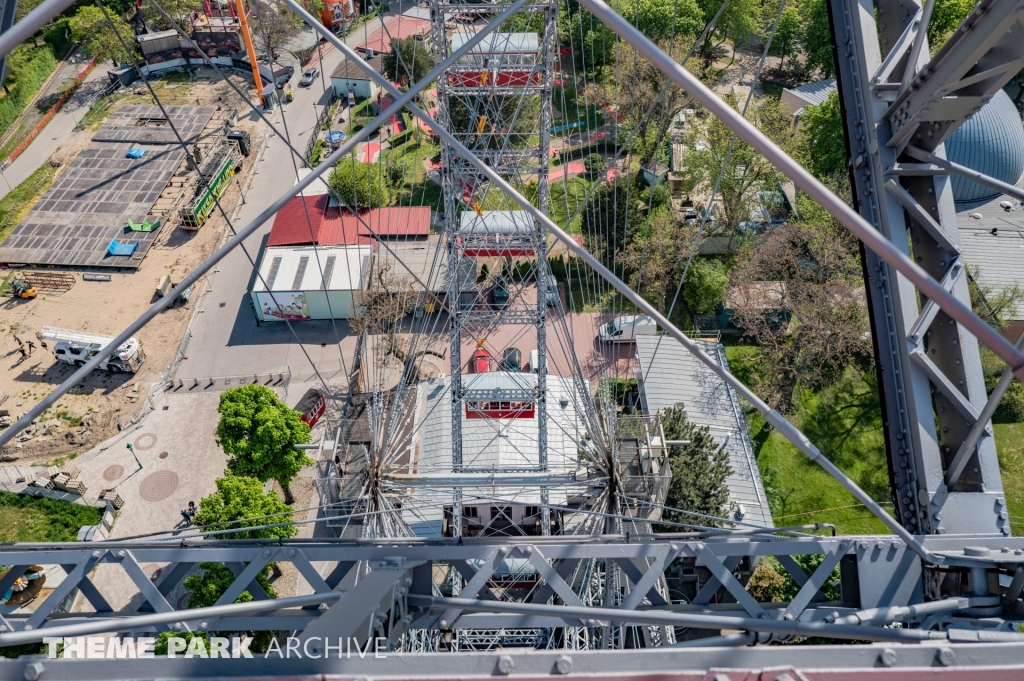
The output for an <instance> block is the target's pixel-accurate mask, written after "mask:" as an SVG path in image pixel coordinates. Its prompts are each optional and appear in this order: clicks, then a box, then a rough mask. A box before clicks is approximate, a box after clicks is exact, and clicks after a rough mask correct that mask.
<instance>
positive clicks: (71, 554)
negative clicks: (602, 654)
mask: <svg viewBox="0 0 1024 681" xmlns="http://www.w3.org/2000/svg"><path fill="white" fill-rule="evenodd" d="M965 540H967V538H965V537H960V536H958V537H949V538H939V537H930V538H927V539H926V540H925V541H926V546H927V547H928V548H929V549H932V550H948V549H953V548H956V547H959V546H962V544H963V543H964V541H965ZM373 541H374V542H378V541H379V540H373ZM970 541H972V542H974V543H976V544H977V546H976V547H974V548H973V549H972V553H973V554H980V553H981V552H983V551H991V552H993V554H995V557H996V558H997V559H999V558H1001V559H1002V560H1005V561H1006V562H1008V563H1013V562H1020V561H1021V560H1022V557H1021V556H1022V555H1024V540H1021V539H1000V538H992V539H990V540H983V539H978V538H971V539H970ZM387 543H388V545H387V546H384V545H381V544H379V543H369V542H365V543H364V542H334V543H324V542H320V541H296V540H293V541H283V542H280V543H275V544H273V545H265V544H260V543H256V542H230V543H225V544H217V543H214V542H212V541H211V542H202V543H199V544H196V545H185V546H178V545H173V544H165V543H153V542H134V543H132V542H123V543H119V542H104V543H98V544H97V543H92V544H71V545H66V546H56V545H50V546H47V545H38V546H25V547H24V548H22V547H20V546H19V547H14V548H11V549H8V550H5V551H4V552H3V554H2V559H3V562H4V563H5V564H8V565H12V566H13V567H12V569H11V572H10V573H8V574H9V575H15V576H18V575H21V574H23V573H24V572H25V571H26V570H28V568H29V566H30V565H33V564H53V563H58V564H61V565H66V566H67V572H68V575H67V577H66V578H65V579H64V581H63V582H62V583H61V584H60V586H59V587H58V588H57V589H56V590H55V591H53V593H52V594H51V595H50V596H48V597H47V598H46V599H45V600H44V601H42V602H41V603H40V604H39V606H38V607H37V608H36V609H35V611H34V612H24V611H17V612H14V613H11V614H8V615H6V616H5V621H6V626H8V627H9V630H8V631H7V632H4V633H0V646H4V645H14V644H21V643H27V642H31V641H37V640H41V639H42V637H44V636H48V635H50V634H49V633H48V631H53V632H54V635H61V636H74V635H82V634H85V633H98V632H102V631H109V632H114V631H117V632H136V633H139V632H148V631H159V630H163V629H164V628H165V627H166V626H170V625H174V624H176V623H181V624H182V625H185V626H187V627H188V628H190V629H201V630H207V631H240V630H262V631H279V630H287V631H294V632H301V633H300V635H301V636H302V637H304V638H310V637H312V636H328V635H342V634H331V632H338V631H345V632H348V633H345V634H344V636H350V635H351V636H354V637H360V636H361V637H363V638H362V640H364V641H365V640H368V639H369V638H372V637H373V636H371V633H372V632H377V635H379V636H382V637H384V638H386V639H387V640H388V647H389V649H390V650H395V649H399V650H400V649H402V646H403V636H404V635H405V633H406V632H407V631H410V630H413V629H425V630H449V629H462V628H465V629H523V628H538V627H540V628H543V627H581V626H582V627H596V628H601V627H606V626H608V619H609V615H608V613H606V612H603V611H599V610H594V611H592V612H593V614H592V615H587V614H585V613H582V612H581V611H578V610H559V607H561V606H557V605H547V604H548V603H549V602H550V599H551V598H552V597H555V596H557V597H558V599H559V601H560V602H561V603H563V604H564V605H566V606H572V607H573V608H587V607H589V605H588V604H587V603H585V602H583V601H581V600H580V598H579V596H578V595H577V588H576V587H575V586H574V580H573V579H572V578H570V575H572V574H574V573H575V572H576V571H577V570H578V568H579V567H581V566H583V565H586V564H590V563H593V562H597V563H602V564H607V565H609V566H615V567H616V568H617V570H618V574H619V575H620V583H621V584H622V586H623V588H624V592H623V594H622V600H621V603H620V604H619V605H618V610H617V612H618V613H619V615H617V617H619V618H620V619H621V620H622V621H623V622H624V623H632V624H634V625H636V624H653V623H655V622H654V619H656V618H657V617H663V616H665V617H668V616H670V614H671V613H675V614H676V615H678V618H677V621H675V623H676V624H679V625H684V626H703V628H723V627H725V628H738V629H745V630H752V631H761V632H775V633H777V634H785V633H787V631H788V630H787V629H786V627H787V625H786V624H784V623H786V622H805V623H808V624H814V623H818V624H821V625H823V626H824V625H828V624H829V623H831V622H833V621H834V620H836V618H840V619H839V621H840V622H841V623H843V624H844V626H845V625H847V624H850V623H851V622H860V623H861V624H862V625H871V626H874V625H877V624H885V623H887V622H891V621H907V622H915V621H920V620H921V619H922V618H923V617H925V616H927V617H930V618H932V619H931V621H932V622H933V623H945V624H948V625H949V626H951V627H952V628H954V629H958V630H963V631H964V633H963V634H962V635H961V638H962V639H963V638H970V636H971V634H970V633H968V632H971V631H977V627H978V626H980V625H979V624H978V621H977V617H978V616H987V617H988V618H989V619H988V620H987V621H986V623H985V625H984V627H982V629H986V630H992V631H1010V632H1015V631H1016V624H1015V623H1014V620H1015V619H1017V618H1018V617H1019V616H1016V615H1014V614H1013V613H1015V612H1017V611H1018V609H1024V602H1021V601H1020V600H1019V597H1020V588H1019V586H1021V585H1024V580H1020V581H1021V585H1018V587H1014V586H1013V585H1010V586H1009V587H999V589H998V591H991V590H990V580H989V579H988V578H987V576H986V572H985V570H984V569H983V568H982V569H980V573H978V572H977V570H978V568H975V569H974V571H971V570H966V569H965V570H964V572H963V575H962V578H961V580H960V581H959V582H958V583H959V586H956V587H951V586H950V584H949V583H947V584H946V585H945V586H944V588H945V589H946V590H947V591H949V590H950V589H953V590H959V591H960V593H954V596H956V598H967V599H968V600H963V601H956V600H954V601H949V602H946V601H944V602H942V604H940V605H936V604H926V605H925V606H915V604H919V603H921V601H922V599H923V598H924V596H925V592H926V590H927V588H928V587H927V584H928V582H929V581H930V580H932V579H933V578H934V576H935V575H939V574H940V573H934V572H932V571H931V569H930V568H929V569H928V570H923V569H922V565H921V562H920V561H919V560H918V558H917V556H916V555H915V553H914V552H913V551H910V550H908V547H907V545H906V544H904V543H903V542H901V541H899V540H895V539H893V538H892V537H878V536H874V537H871V536H866V537H862V538H856V539H855V538H843V537H838V538H833V537H793V538H790V537H781V536H765V535H745V536H744V537H743V539H742V540H740V541H737V540H734V539H732V538H730V537H729V536H728V535H700V533H691V534H689V535H686V534H683V535H648V536H631V537H620V536H610V537H601V538H596V537H582V538H573V537H538V538H536V539H532V540H531V539H525V538H521V539H514V538H503V540H501V541H497V542H496V541H495V540H473V539H468V538H467V539H463V541H461V542H459V543H453V542H450V541H424V540H401V539H389V540H387ZM807 555H819V556H822V560H821V563H820V565H819V567H818V568H817V569H816V570H815V571H814V572H813V573H812V574H810V575H808V574H806V573H804V572H803V570H801V569H800V568H799V566H798V565H797V564H796V562H795V561H794V560H792V557H794V556H807ZM763 556H776V557H778V559H779V563H780V564H781V565H782V566H783V569H786V570H788V571H790V573H791V574H792V575H793V578H794V579H795V580H796V581H797V583H799V584H802V587H801V589H800V591H799V592H798V594H797V595H796V596H795V597H794V598H793V600H792V601H791V602H789V603H758V602H757V601H756V600H754V599H753V598H752V597H751V595H750V594H749V593H748V592H747V591H746V588H745V585H744V584H743V583H741V581H740V580H738V579H737V578H736V576H735V575H734V571H735V570H736V568H737V566H739V565H740V564H746V565H752V564H753V563H754V562H756V561H757V559H759V558H760V557H763ZM204 562H215V563H222V564H225V565H228V566H229V567H231V568H232V570H233V571H234V572H235V574H236V578H235V580H234V582H233V583H232V584H231V585H230V586H229V587H228V589H227V590H226V591H225V593H224V595H223V596H222V598H221V599H220V600H219V601H218V602H217V603H216V604H215V609H214V610H209V611H207V610H194V611H193V610H175V608H174V607H173V606H172V605H171V604H170V602H169V601H168V600H167V594H170V593H172V592H173V591H174V590H175V589H176V588H177V587H179V586H180V583H181V580H183V579H184V577H185V576H186V575H187V574H188V573H189V572H190V571H191V569H192V568H194V567H195V566H197V565H198V564H200V563H204ZM269 562H275V563H287V564H291V565H292V566H294V568H295V569H296V570H297V571H298V573H299V574H301V575H302V577H303V579H304V580H305V581H306V582H307V583H308V584H309V586H310V587H311V589H312V591H313V594H314V596H315V597H317V598H318V599H319V600H316V599H314V600H315V602H317V603H321V602H324V603H327V602H329V603H332V605H330V606H329V607H327V608H326V609H325V610H316V609H309V607H308V606H310V605H311V603H312V602H306V601H302V602H299V601H297V600H295V599H282V600H281V601H280V602H274V601H271V600H269V599H268V597H267V594H266V593H265V592H264V591H263V590H262V589H261V588H259V587H258V585H256V584H255V582H254V578H255V576H256V575H257V574H258V573H259V572H260V570H261V569H263V567H264V566H265V565H267V564H268V563H269ZM314 563H316V564H319V565H321V566H322V567H320V568H319V569H317V568H315V567H314ZM143 564H159V565H162V566H164V568H163V573H164V575H165V577H164V579H163V580H161V581H160V582H159V583H158V584H155V585H154V584H152V583H151V582H150V580H149V578H148V576H147V575H146V574H144V573H143V571H142V569H141V567H140V566H141V565H143ZM512 564H518V565H520V567H518V568H516V570H517V574H520V573H521V574H528V575H531V579H533V580H534V582H535V588H534V589H533V590H532V592H531V593H532V596H531V597H529V599H528V601H527V602H528V603H531V604H533V605H534V606H543V607H541V608H540V609H537V608H536V607H535V608H533V610H528V609H520V610H515V608H514V607H513V606H512V605H510V604H507V603H506V604H505V605H506V606H507V607H505V608H504V610H503V609H501V608H497V607H495V608H488V607H487V606H486V605H481V602H480V601H479V599H481V598H484V599H486V600H485V601H482V602H483V603H485V604H486V601H494V602H497V601H501V600H506V599H503V598H502V597H501V596H502V594H501V591H500V590H501V589H502V588H503V587H502V585H503V584H504V583H505V582H506V581H507V580H508V572H507V571H508V569H509V568H508V566H509V565H512ZM680 564H681V565H682V566H683V567H686V566H690V567H691V568H692V569H694V570H698V571H699V574H702V575H704V577H703V578H699V581H698V583H697V584H696V587H695V588H696V591H698V592H699V593H696V592H695V593H696V596H695V597H693V598H692V599H691V601H690V604H689V605H687V604H669V603H667V602H666V601H665V599H664V598H663V597H662V595H661V591H660V588H659V586H658V585H659V584H660V583H661V581H662V580H663V579H666V578H672V577H671V575H672V574H673V570H674V569H675V566H677V565H680ZM360 565H362V566H368V567H369V568H370V570H369V572H368V573H366V572H364V571H363V570H362V569H358V568H357V566H360ZM433 565H450V566H453V567H455V568H456V569H457V570H458V571H459V572H460V573H461V574H462V577H463V579H464V581H465V586H464V587H463V589H462V590H461V593H460V598H463V599H474V600H476V601H478V602H476V603H472V604H470V603H467V604H466V605H467V608H468V609H467V608H461V609H459V608H456V609H454V610H453V609H452V605H453V604H452V603H443V602H437V603H433V602H430V603H426V602H424V601H422V599H423V598H427V599H429V598H432V597H433V596H435V588H436V585H435V584H434V577H433V575H434V574H435V571H434V568H432V567H431V566H433ZM522 565H527V566H528V567H525V568H524V567H522ZM839 565H842V569H841V570H840V571H839V575H840V576H839V580H838V582H837V583H836V584H830V583H831V582H832V580H833V569H834V568H835V567H836V566H839ZM96 568H99V569H100V570H103V571H104V575H103V576H104V579H103V584H104V585H106V586H105V588H108V589H110V588H116V589H117V592H118V593H117V596H118V600H119V602H125V603H129V604H132V605H126V606H125V607H123V608H118V609H115V608H113V607H111V606H110V605H109V601H108V600H106V599H105V597H104V595H103V594H102V593H101V592H100V590H99V588H98V587H97V586H96V583H95V581H94V580H90V574H93V573H94V571H95V569H96ZM357 573H358V574H357ZM695 574H696V573H695ZM941 574H951V573H948V572H944V573H941ZM356 579H358V588H356V581H355V580H356ZM979 580H980V581H979ZM991 583H995V582H991ZM111 585H114V587H111ZM826 587H829V588H838V589H839V592H840V593H841V600H839V601H833V602H827V601H825V596H824V591H823V589H825V588H826ZM76 588H77V589H80V590H81V591H82V593H83V595H85V596H87V597H88V599H89V600H90V601H91V603H92V606H93V609H94V612H80V613H64V612H60V613H58V612H56V608H57V606H58V605H59V604H60V602H61V601H62V600H63V599H64V598H65V596H66V595H67V594H69V593H71V591H72V590H73V589H76ZM492 589H494V590H495V591H492ZM246 590H247V591H249V592H250V593H251V594H252V595H253V597H254V600H255V601H260V602H263V607H259V606H256V605H253V604H252V603H249V604H242V605H244V606H245V607H239V606H236V605H233V604H232V602H233V601H234V600H235V598H236V597H237V595H238V594H240V593H242V591H246ZM132 594H136V595H137V596H136V597H135V598H132V597H130V596H131V595H132ZM111 595H113V594H111ZM410 595H413V596H417V597H419V598H420V599H421V600H419V601H417V600H415V599H413V600H409V596H410ZM126 596H129V597H127V598H126ZM301 598H310V597H301ZM301 598H300V600H301ZM338 599H340V600H338ZM712 599H714V600H715V602H717V603H718V604H719V605H707V603H709V602H710V601H711V600H712ZM970 599H974V600H970ZM979 599H980V600H979ZM1000 599H1002V600H1000ZM147 603H148V605H149V609H150V610H151V613H146V612H143V611H142V610H140V608H142V606H143V605H145V604H147ZM730 603H731V605H730ZM435 606H436V607H435ZM904 606H912V607H910V608H909V609H907V608H905V607H904ZM915 607H916V608H917V609H915ZM294 608H298V609H294ZM878 608H882V609H883V610H884V609H886V608H888V609H889V610H884V612H883V610H876V609H878ZM1004 608H1005V609H1004ZM651 609H654V610H658V611H661V612H663V613H664V615H657V616H654V615H653V614H652V615H650V616H648V615H644V614H643V613H644V612H649V611H650V610H651ZM470 610H471V611H472V612H470ZM641 610H642V612H641ZM868 611H870V612H868ZM958 612H962V613H963V614H964V615H966V616H967V617H963V618H959V619H958V618H957V617H956V614H957V613H958ZM630 613H633V614H630ZM767 613H772V614H771V615H768V614H767ZM715 618H719V619H715ZM720 618H730V620H729V622H727V623H725V624H723V620H721V619H720ZM765 618H767V620H770V622H771V624H770V626H769V625H768V624H765V625H764V626H761V625H758V624H756V623H754V621H756V620H758V619H761V620H765ZM843 618H845V619H843ZM851 618H852V619H851ZM936 618H938V619H936ZM612 619H614V618H612ZM386 622H390V623H391V624H390V625H387V626H385V625H384V623H386ZM398 622H401V623H402V624H401V626H398V624H397V623H398ZM779 622H781V623H783V624H778V623H779ZM665 623H669V624H671V623H672V622H669V621H668V620H666V621H664V622H662V624H665ZM76 627H77V628H76ZM812 628H813V627H812ZM810 630H811V629H806V630H799V631H798V630H792V631H789V633H791V634H795V633H800V631H805V633H806V632H809V631H810ZM819 633H821V632H819ZM835 633H836V637H837V638H842V637H854V638H858V637H859V638H865V639H870V638H876V639H879V640H883V639H884V640H890V639H892V638H893V636H895V637H896V638H899V637H900V636H902V634H897V635H893V636H890V635H889V634H887V633H885V634H881V633H879V632H878V631H877V630H871V629H867V628H865V629H864V630H862V631H861V630H858V631H856V632H853V631H852V630H851V631H848V632H846V633H845V634H843V635H842V636H841V635H840V630H838V629H837V630H836V632H835ZM852 633H856V634H857V636H852ZM821 635H825V634H824V633H822V634H821ZM910 636H911V638H913V636H916V634H914V635H910ZM903 638H907V637H906V636H903ZM918 638H921V637H918ZM924 638H934V637H932V636H930V635H929V636H926V637H924ZM908 640H909V639H908ZM1014 640H1016V639H1014ZM1021 640H1022V641H1024V637H1022V638H1021Z"/></svg>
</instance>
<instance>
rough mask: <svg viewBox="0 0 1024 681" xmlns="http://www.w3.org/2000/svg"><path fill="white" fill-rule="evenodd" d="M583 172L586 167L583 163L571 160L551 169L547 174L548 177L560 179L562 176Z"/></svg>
mask: <svg viewBox="0 0 1024 681" xmlns="http://www.w3.org/2000/svg"><path fill="white" fill-rule="evenodd" d="M584 172H586V168H585V167H584V166H583V163H582V162H581V161H573V162H572V163H566V164H565V165H564V166H561V167H559V168H555V169H554V170H552V171H551V172H550V173H549V174H548V179H549V180H560V179H562V178H563V177H566V176H569V177H573V176H576V175H579V174H581V173H584Z"/></svg>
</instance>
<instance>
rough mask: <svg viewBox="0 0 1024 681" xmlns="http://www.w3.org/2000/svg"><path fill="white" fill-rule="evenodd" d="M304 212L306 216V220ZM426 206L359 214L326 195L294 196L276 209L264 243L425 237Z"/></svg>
mask: <svg viewBox="0 0 1024 681" xmlns="http://www.w3.org/2000/svg"><path fill="white" fill-rule="evenodd" d="M307 212H308V215H309V218H308V220H307V217H306V216H307ZM429 233H430V208H428V207H425V206H414V207H398V206H394V207H386V208H372V209H369V210H362V211H359V217H358V218H357V217H356V216H355V215H354V214H352V213H350V212H349V211H344V213H342V211H341V210H339V208H338V207H337V206H331V205H329V197H328V196H327V195H326V194H320V195H318V196H296V197H294V198H292V199H291V200H290V201H289V202H288V203H286V204H285V205H284V207H283V208H281V210H279V211H278V212H277V216H276V217H275V218H274V226H273V227H271V229H270V238H269V239H268V241H267V246H302V245H306V246H308V245H311V244H316V245H317V246H348V245H365V244H373V243H374V242H375V239H374V237H373V236H372V235H374V234H377V235H381V236H409V237H425V236H427V235H428V234H429Z"/></svg>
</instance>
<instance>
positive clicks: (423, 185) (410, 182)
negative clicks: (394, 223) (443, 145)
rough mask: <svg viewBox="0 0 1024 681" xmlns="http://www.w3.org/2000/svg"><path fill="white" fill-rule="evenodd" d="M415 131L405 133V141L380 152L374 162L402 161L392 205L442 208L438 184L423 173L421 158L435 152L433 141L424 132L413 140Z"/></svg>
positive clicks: (436, 148) (442, 201)
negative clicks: (401, 175) (399, 183)
mask: <svg viewBox="0 0 1024 681" xmlns="http://www.w3.org/2000/svg"><path fill="white" fill-rule="evenodd" d="M416 137H417V136H416V134H413V135H410V136H408V137H407V138H406V139H408V140H409V141H408V142H406V143H404V144H400V145H398V146H397V147H391V148H388V149H385V150H383V151H382V152H381V154H380V158H379V160H378V161H377V162H378V163H383V164H385V165H387V163H388V161H401V162H403V163H405V165H406V171H405V181H404V182H403V183H402V186H401V188H399V190H398V192H397V194H398V196H396V197H395V202H394V205H396V206H430V207H431V208H432V209H434V210H435V211H440V210H444V197H443V195H442V192H441V187H440V186H439V185H437V184H435V183H434V181H433V180H431V179H430V178H428V177H427V169H426V166H424V165H423V162H424V161H425V160H427V159H430V158H432V157H433V156H434V154H436V153H437V152H438V147H437V146H436V145H433V144H430V142H429V139H428V137H427V136H426V135H421V136H420V140H421V141H420V142H417V141H416Z"/></svg>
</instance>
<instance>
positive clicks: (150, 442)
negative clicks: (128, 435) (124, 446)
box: [134, 433, 156, 452]
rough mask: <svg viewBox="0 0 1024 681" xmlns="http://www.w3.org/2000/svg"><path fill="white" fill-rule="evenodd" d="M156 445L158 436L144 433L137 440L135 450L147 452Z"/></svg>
mask: <svg viewBox="0 0 1024 681" xmlns="http://www.w3.org/2000/svg"><path fill="white" fill-rule="evenodd" d="M154 445H156V435H154V434H153V433H143V434H142V435H140V436H138V437H137V438H135V444H134V447H135V449H137V450H139V451H142V452H144V451H146V450H147V449H153V447H154Z"/></svg>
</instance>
